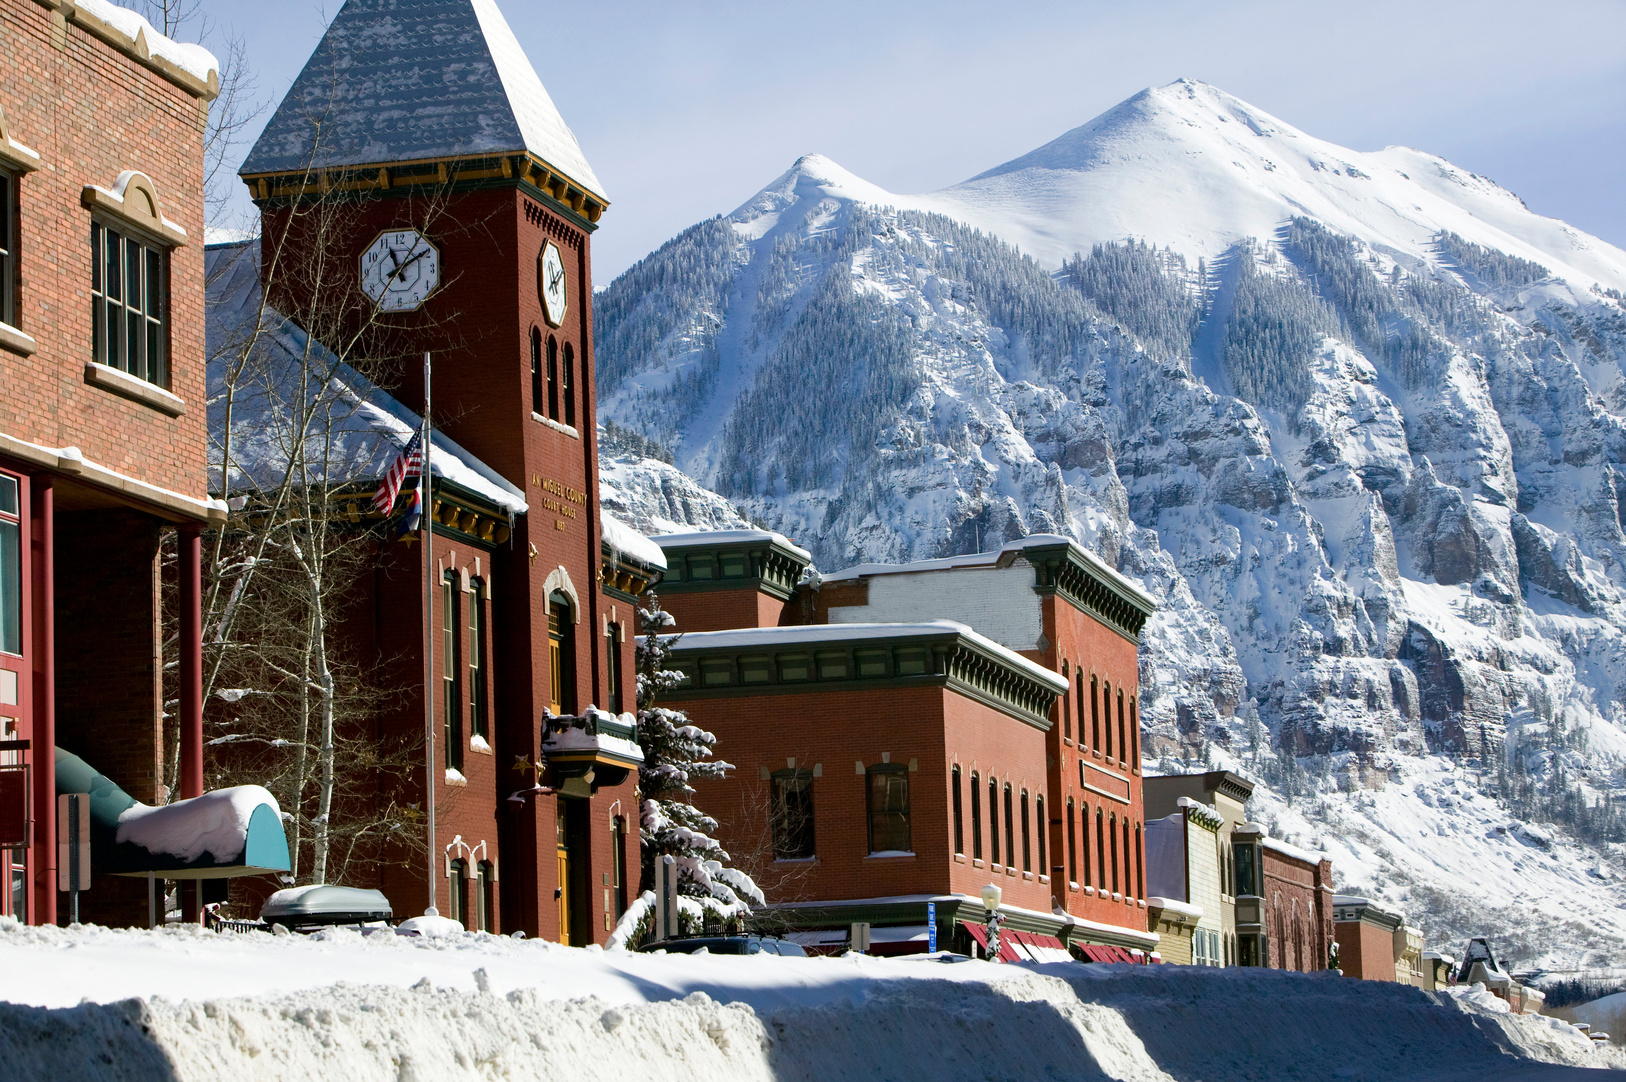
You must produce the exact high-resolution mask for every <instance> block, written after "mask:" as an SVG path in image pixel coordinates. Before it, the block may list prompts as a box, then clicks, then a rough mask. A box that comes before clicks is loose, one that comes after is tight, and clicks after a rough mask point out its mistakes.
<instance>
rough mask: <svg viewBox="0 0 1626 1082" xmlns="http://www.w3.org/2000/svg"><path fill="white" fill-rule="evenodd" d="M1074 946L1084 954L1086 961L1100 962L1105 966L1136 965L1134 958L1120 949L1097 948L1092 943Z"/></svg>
mask: <svg viewBox="0 0 1626 1082" xmlns="http://www.w3.org/2000/svg"><path fill="white" fill-rule="evenodd" d="M1075 945H1076V946H1077V947H1078V949H1079V950H1081V951H1083V952H1084V958H1085V960H1086V961H1090V962H1101V963H1104V964H1107V965H1111V964H1113V963H1122V964H1123V965H1134V964H1136V963H1135V958H1134V957H1133V956H1132V955H1131V954H1130V953H1129V952H1128V951H1126V950H1124V949H1123V948H1122V947H1098V946H1096V945H1095V944H1094V943H1078V944H1075Z"/></svg>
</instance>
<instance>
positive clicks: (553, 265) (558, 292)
mask: <svg viewBox="0 0 1626 1082" xmlns="http://www.w3.org/2000/svg"><path fill="white" fill-rule="evenodd" d="M536 291H537V292H538V293H539V294H541V297H542V315H543V316H545V317H546V318H547V321H548V322H549V323H550V324H552V325H553V326H555V327H557V326H559V324H561V323H563V322H564V321H565V306H566V303H567V301H568V297H567V295H566V286H565V261H564V259H563V258H562V257H561V256H560V255H559V246H558V245H557V244H555V243H553V242H552V241H551V240H550V241H548V243H547V244H545V245H543V247H542V254H541V255H539V256H537V257H536Z"/></svg>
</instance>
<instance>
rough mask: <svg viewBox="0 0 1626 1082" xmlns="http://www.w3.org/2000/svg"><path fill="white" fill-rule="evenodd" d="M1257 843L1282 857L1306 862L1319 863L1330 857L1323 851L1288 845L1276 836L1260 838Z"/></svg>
mask: <svg viewBox="0 0 1626 1082" xmlns="http://www.w3.org/2000/svg"><path fill="white" fill-rule="evenodd" d="M1259 844H1260V845H1262V846H1264V847H1265V848H1266V849H1271V850H1274V851H1275V852H1277V853H1280V854H1281V855H1282V856H1284V857H1289V858H1291V859H1293V860H1302V861H1304V863H1306V864H1320V863H1321V862H1322V861H1323V860H1329V859H1331V858H1330V857H1328V856H1327V854H1325V853H1317V852H1315V851H1313V850H1310V849H1300V848H1299V847H1298V846H1296V845H1289V844H1287V843H1286V842H1284V841H1281V840H1279V839H1277V838H1271V837H1265V838H1261V839H1260V840H1259Z"/></svg>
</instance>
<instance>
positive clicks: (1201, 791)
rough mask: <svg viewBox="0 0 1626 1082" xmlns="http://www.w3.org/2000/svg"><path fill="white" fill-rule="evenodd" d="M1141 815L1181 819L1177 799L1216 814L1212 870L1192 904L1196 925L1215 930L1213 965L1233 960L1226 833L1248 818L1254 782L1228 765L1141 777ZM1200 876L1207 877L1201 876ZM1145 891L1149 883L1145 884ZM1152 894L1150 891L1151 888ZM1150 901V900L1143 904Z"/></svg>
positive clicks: (1231, 867)
mask: <svg viewBox="0 0 1626 1082" xmlns="http://www.w3.org/2000/svg"><path fill="white" fill-rule="evenodd" d="M1144 793H1145V797H1144V799H1145V802H1146V818H1147V820H1148V821H1151V820H1155V819H1163V818H1166V817H1168V816H1171V815H1179V816H1181V817H1182V819H1184V818H1185V811H1184V807H1183V806H1182V804H1181V803H1180V802H1181V800H1182V799H1184V800H1187V801H1190V802H1192V803H1194V804H1199V805H1203V806H1205V807H1206V808H1207V809H1208V810H1209V811H1210V812H1211V813H1212V814H1213V815H1215V816H1217V817H1218V826H1217V828H1216V829H1215V832H1214V841H1215V853H1214V862H1215V868H1216V871H1217V875H1216V876H1214V877H1213V878H1212V879H1211V880H1209V881H1210V882H1212V883H1213V884H1214V889H1213V891H1212V892H1211V893H1210V892H1209V891H1208V888H1207V887H1206V886H1200V885H1199V886H1197V887H1196V888H1195V889H1194V892H1193V897H1199V898H1202V899H1203V901H1201V902H1197V903H1194V904H1197V905H1199V906H1200V907H1201V908H1203V910H1204V922H1203V923H1202V925H1201V927H1202V928H1205V929H1213V930H1214V931H1216V932H1217V933H1218V934H1219V949H1218V953H1217V961H1216V962H1215V963H1214V964H1216V965H1235V964H1236V963H1237V932H1236V897H1235V883H1236V861H1235V854H1234V852H1233V847H1232V841H1231V835H1232V832H1233V831H1235V830H1236V828H1237V827H1239V826H1242V825H1244V824H1245V823H1247V821H1248V815H1247V805H1248V799H1249V798H1250V797H1252V796H1253V783H1252V782H1251V781H1248V780H1247V779H1246V778H1244V777H1242V776H1241V775H1238V774H1233V773H1231V772H1230V771H1229V770H1211V771H1209V772H1208V773H1206V774H1176V775H1171V776H1168V777H1161V778H1147V779H1145V789H1144ZM1204 878H1205V879H1207V878H1208V877H1207V876H1206V874H1205V876H1204ZM1148 889H1149V890H1150V887H1148ZM1153 893H1155V892H1153ZM1148 904H1150V903H1148Z"/></svg>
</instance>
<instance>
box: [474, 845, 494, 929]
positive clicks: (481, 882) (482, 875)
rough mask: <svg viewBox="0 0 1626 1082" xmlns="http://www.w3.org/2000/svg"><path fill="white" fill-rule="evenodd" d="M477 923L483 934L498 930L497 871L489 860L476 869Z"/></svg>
mask: <svg viewBox="0 0 1626 1082" xmlns="http://www.w3.org/2000/svg"><path fill="white" fill-rule="evenodd" d="M474 905H475V923H476V924H478V925H479V927H480V931H482V932H495V931H496V930H497V869H496V868H495V867H494V866H493V865H492V863H491V861H489V860H482V861H481V862H480V863H479V864H477V865H475V867H474Z"/></svg>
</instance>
